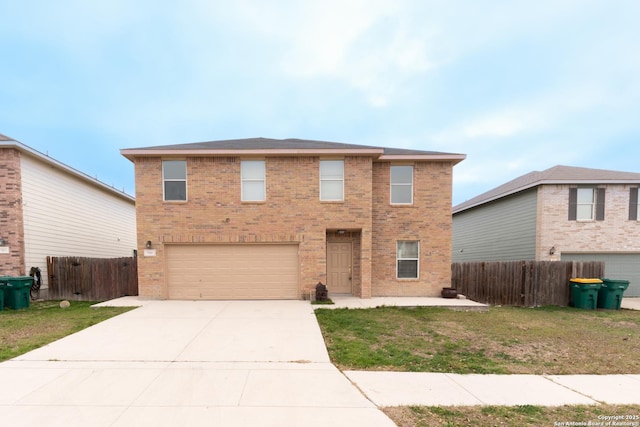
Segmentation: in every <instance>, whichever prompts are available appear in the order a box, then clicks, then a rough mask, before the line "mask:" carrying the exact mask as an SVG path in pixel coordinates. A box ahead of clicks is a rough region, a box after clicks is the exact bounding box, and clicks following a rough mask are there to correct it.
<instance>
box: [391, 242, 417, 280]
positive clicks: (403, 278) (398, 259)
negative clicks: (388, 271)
mask: <svg viewBox="0 0 640 427" xmlns="http://www.w3.org/2000/svg"><path fill="white" fill-rule="evenodd" d="M400 242H415V243H417V244H418V257H417V258H400V257H399V253H398V244H399V243H400ZM400 261H416V277H399V276H398V273H399V268H398V265H399V263H400ZM396 279H397V280H418V279H420V240H396Z"/></svg>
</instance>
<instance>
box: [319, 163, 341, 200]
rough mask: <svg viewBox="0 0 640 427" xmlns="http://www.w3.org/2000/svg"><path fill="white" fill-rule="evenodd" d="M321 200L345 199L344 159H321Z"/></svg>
mask: <svg viewBox="0 0 640 427" xmlns="http://www.w3.org/2000/svg"><path fill="white" fill-rule="evenodd" d="M320 200H322V201H343V200H344V160H320Z"/></svg>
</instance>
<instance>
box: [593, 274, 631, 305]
mask: <svg viewBox="0 0 640 427" xmlns="http://www.w3.org/2000/svg"><path fill="white" fill-rule="evenodd" d="M628 287H629V281H628V280H614V279H602V287H601V288H600V290H599V291H598V308H606V309H609V310H620V304H621V303H622V294H623V293H624V291H626V290H627V288H628Z"/></svg>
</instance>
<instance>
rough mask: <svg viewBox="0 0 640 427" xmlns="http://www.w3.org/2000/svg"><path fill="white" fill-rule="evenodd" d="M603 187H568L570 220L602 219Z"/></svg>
mask: <svg viewBox="0 0 640 427" xmlns="http://www.w3.org/2000/svg"><path fill="white" fill-rule="evenodd" d="M604 201H605V189H604V188H593V187H579V188H570V189H569V220H570V221H593V220H594V219H595V220H596V221H603V220H604Z"/></svg>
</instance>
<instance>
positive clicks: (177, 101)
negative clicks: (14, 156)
mask: <svg viewBox="0 0 640 427" xmlns="http://www.w3.org/2000/svg"><path fill="white" fill-rule="evenodd" d="M0 16H1V17H2V19H1V22H2V23H1V24H0V133H3V134H5V135H8V136H11V137H13V138H15V139H17V140H19V141H21V142H22V143H24V144H26V145H28V146H30V147H33V148H35V149H37V150H39V151H42V152H44V153H48V154H49V155H51V156H52V157H54V158H56V159H57V160H59V161H62V162H64V163H66V164H68V165H70V166H72V167H74V168H76V169H79V170H81V171H83V172H85V173H87V174H89V175H91V176H97V177H98V179H100V180H101V181H104V182H106V183H107V184H109V185H114V186H115V187H117V188H119V189H122V188H124V189H125V191H127V192H129V193H133V192H134V180H133V166H132V164H131V163H130V162H129V161H128V160H126V159H125V158H124V157H122V156H120V154H119V150H120V149H121V148H132V147H144V146H152V145H162V144H177V143H188V142H198V141H209V140H218V139H232V138H247V137H258V136H262V137H267V138H302V139H316V140H326V141H336V142H345V143H354V144H365V145H379V146H389V147H402V148H414V149H421V150H433V151H444V152H454V153H465V154H467V156H468V157H467V159H466V160H465V161H463V162H462V163H460V164H459V165H457V166H456V167H455V168H454V189H453V190H454V192H453V195H454V204H457V203H460V202H463V201H464V200H467V199H469V198H471V197H474V196H476V195H478V194H480V193H481V192H484V191H486V190H489V189H491V188H493V187H495V186H497V185H500V184H502V183H504V182H506V181H508V180H510V179H512V178H515V177H517V176H520V175H522V174H525V173H527V172H530V171H532V170H543V169H546V168H548V167H551V166H555V165H558V164H564V165H570V166H582V167H591V168H602V169H614V170H623V171H630V172H640V167H639V166H638V159H640V143H639V142H640V138H639V137H640V26H639V25H637V23H638V19H639V18H640V1H636V0H610V1H602V0H597V1H592V0H576V1H573V0H553V1H548V0H537V1H528V0H522V1H521V0H507V1H501V0H460V1H455V0H441V1H440V0H439V1H433V0H415V1H414V0H389V1H384V0H380V1H376V0H362V1H359V0H355V1H354V0H321V1H314V0H308V1H288V0H280V1H276V0H255V1H248V0H234V1H211V0H210V1H206V0H199V1H191V0H185V1H181V2H169V1H145V0H137V1H130V0H108V1H102V0H92V1H84V0H76V1H69V0H60V1H56V2H52V1H31V0H22V1H13V0H0Z"/></svg>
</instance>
